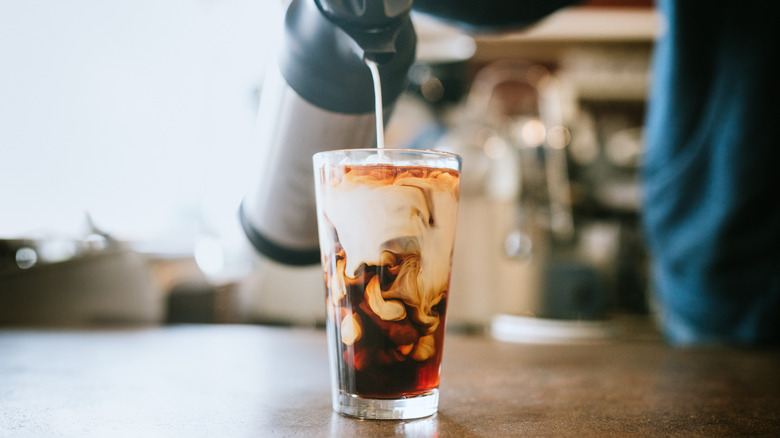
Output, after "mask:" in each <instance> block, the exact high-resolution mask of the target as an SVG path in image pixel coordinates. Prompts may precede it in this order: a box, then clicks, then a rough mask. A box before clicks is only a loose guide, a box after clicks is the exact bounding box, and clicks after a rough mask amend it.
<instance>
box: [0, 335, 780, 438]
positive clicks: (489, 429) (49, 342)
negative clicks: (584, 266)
mask: <svg viewBox="0 0 780 438" xmlns="http://www.w3.org/2000/svg"><path fill="white" fill-rule="evenodd" d="M325 344H326V340H325V333H324V331H323V330H319V329H314V328H312V329H304V328H285V327H270V326H259V325H181V326H165V327H155V328H142V329H105V330H40V329H39V330H16V329H15V330H11V329H5V330H0V436H2V437H61V436H62V437H89V436H100V437H108V436H110V437H116V436H133V437H140V436H143V437H158V436H164V437H170V436H176V437H201V436H209V437H212V436H220V437H245V436H246V437H249V436H272V437H342V436H347V437H348V436H365V437H369V436H370V437H378V436H410V437H429V436H438V437H483V436H484V437H497V436H499V437H500V436H526V435H527V436H599V437H603V436H652V437H656V436H684V437H694V436H706V437H712V436H780V351H777V350H771V351H766V350H764V351H757V350H734V349H725V348H719V349H678V348H672V347H669V346H667V345H664V344H663V343H662V342H660V341H658V340H649V339H645V340H641V339H634V340H625V339H624V340H613V341H609V342H600V343H594V344H585V345H532V344H518V343H509V342H502V341H497V340H494V339H491V338H489V337H487V336H481V335H470V336H469V335H463V334H448V337H447V339H446V340H445V351H444V360H443V365H442V381H441V392H440V404H439V413H438V414H436V415H434V416H432V417H428V418H425V419H421V420H413V421H361V420H355V419H351V418H346V417H343V416H340V415H338V414H335V413H333V411H332V410H331V406H330V388H329V384H328V364H327V352H326V346H325Z"/></svg>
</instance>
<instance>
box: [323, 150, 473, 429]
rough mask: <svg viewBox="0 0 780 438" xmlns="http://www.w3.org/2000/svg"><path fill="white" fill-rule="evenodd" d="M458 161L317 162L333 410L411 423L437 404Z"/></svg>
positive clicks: (381, 157)
mask: <svg viewBox="0 0 780 438" xmlns="http://www.w3.org/2000/svg"><path fill="white" fill-rule="evenodd" d="M459 171H460V159H459V158H458V157H457V156H455V155H452V154H446V153H439V152H430V151H417V150H392V149H384V150H379V149H370V150H345V151H331V152H325V153H322V154H317V155H315V179H316V182H317V209H318V220H319V222H318V223H319V236H320V247H321V251H322V263H323V267H324V278H325V284H326V305H327V318H328V321H327V329H328V337H329V339H328V342H329V353H330V362H331V375H332V383H333V397H334V400H333V402H334V409H336V410H337V411H338V412H341V413H344V414H347V415H353V416H358V417H362V418H415V417H421V416H426V415H430V414H433V413H434V412H436V407H437V403H438V386H439V370H440V365H441V359H442V347H443V342H444V330H445V318H446V309H447V300H448V299H449V296H448V290H449V279H450V266H451V260H452V253H453V244H454V236H455V220H456V215H457V207H458V187H459V185H458V184H459V176H460V173H459Z"/></svg>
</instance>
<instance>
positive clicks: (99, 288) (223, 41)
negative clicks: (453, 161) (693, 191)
mask: <svg viewBox="0 0 780 438" xmlns="http://www.w3.org/2000/svg"><path fill="white" fill-rule="evenodd" d="M283 3H284V2H281V3H280V2H276V1H270V0H269V1H249V0H222V1H210V0H165V1H148V0H139V1H134V2H119V1H96V0H72V1H69V2H55V1H51V0H49V1H46V0H31V1H25V2H12V1H10V0H0V60H1V61H0V63H1V65H2V68H0V325H4V326H14V325H55V326H74V325H75V326H82V325H95V324H102V325H105V324H114V325H124V324H165V323H181V322H207V323H232V322H248V323H269V324H295V325H315V326H316V325H322V323H323V321H324V306H323V302H324V300H323V298H324V290H323V285H322V274H321V271H320V267H319V266H312V267H289V266H282V265H278V264H275V263H274V262H271V261H269V260H265V259H263V258H262V257H260V256H259V255H257V254H256V253H255V252H254V250H253V249H251V247H250V246H249V244H248V243H247V241H246V239H245V237H244V236H243V234H242V231H241V230H240V226H239V224H238V219H237V209H238V206H239V203H240V202H241V199H242V196H243V195H244V193H245V192H246V190H247V188H248V187H249V185H250V184H251V183H252V182H253V181H254V173H253V172H254V171H255V169H256V168H257V160H258V155H259V154H258V148H257V145H255V144H253V142H252V137H253V128H254V125H255V115H256V107H257V103H258V100H259V96H260V94H261V93H262V82H263V76H264V72H265V69H266V66H268V65H269V63H270V62H271V58H272V55H273V49H274V41H276V37H275V35H276V34H277V32H278V31H279V28H280V24H281V18H280V17H281V13H282V10H283ZM413 19H414V21H415V25H416V29H417V33H418V37H419V46H418V62H417V63H416V64H415V66H414V67H413V68H412V70H411V72H410V74H409V87H408V90H407V93H406V94H405V95H404V96H403V97H402V98H401V100H400V101H399V102H398V104H397V105H396V108H395V110H394V112H393V115H392V118H391V120H390V122H389V125H388V126H387V129H386V134H387V139H386V143H387V144H388V146H403V147H426V148H439V149H447V150H452V151H454V152H457V153H459V154H461V155H463V157H464V169H463V188H462V193H461V195H462V199H461V202H462V205H461V209H460V217H459V221H460V224H459V230H458V239H457V247H456V254H455V262H454V263H455V267H454V273H453V278H452V291H451V294H452V295H451V301H450V304H449V306H450V307H449V321H448V327H451V328H453V329H462V330H466V331H475V330H477V331H479V330H482V329H484V328H485V327H486V326H488V325H489V324H491V322H492V323H495V322H496V319H495V318H496V317H497V316H501V315H514V316H531V317H538V318H544V319H551V320H584V321H606V320H610V319H612V318H615V317H616V316H620V315H639V316H646V315H648V314H650V313H651V312H652V304H651V300H650V299H649V298H650V296H651V294H650V291H649V286H648V284H647V278H646V270H647V260H646V254H645V251H644V246H643V243H642V239H641V235H640V232H639V211H640V208H641V202H640V197H639V191H638V185H637V170H638V166H639V165H640V163H641V156H642V122H643V117H644V107H645V102H646V95H647V85H648V80H649V78H648V69H649V63H650V57H651V53H652V48H653V42H654V39H655V37H656V36H657V35H658V33H659V32H660V31H661V29H662V27H663V24H662V23H661V22H660V21H659V18H658V16H657V15H656V13H655V10H654V7H653V5H652V2H650V1H638V0H636V1H628V0H626V1H617V0H616V1H605V0H600V1H592V2H586V3H584V4H583V5H581V6H576V7H571V8H567V9H564V10H561V11H559V12H557V13H555V14H553V15H551V16H549V17H548V18H546V19H545V20H543V21H541V22H539V23H538V24H537V25H535V26H533V27H531V28H528V29H524V30H521V31H516V32H511V33H503V34H500V35H494V34H476V35H473V34H472V35H466V34H464V33H462V32H461V31H459V30H457V29H456V28H454V27H452V26H449V25H445V24H443V23H439V22H436V21H434V20H432V19H431V18H430V17H426V16H422V15H415V16H414V17H413Z"/></svg>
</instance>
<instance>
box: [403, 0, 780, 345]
mask: <svg viewBox="0 0 780 438" xmlns="http://www.w3.org/2000/svg"><path fill="white" fill-rule="evenodd" d="M574 3H578V2H573V1H543V0H525V1H524V0H480V1H478V2H476V1H469V0H415V9H417V10H418V11H421V12H426V13H430V14H432V15H435V16H438V17H441V18H443V19H446V20H452V21H454V22H459V23H461V24H463V25H464V26H467V27H468V28H470V29H472V30H501V29H509V28H517V27H518V26H525V25H528V24H533V23H534V22H536V21H537V20H539V19H541V18H543V17H544V16H546V15H547V14H549V13H551V12H553V11H555V10H557V9H558V8H560V7H563V6H567V5H570V4H574ZM657 7H658V11H659V12H660V14H661V15H662V17H663V18H664V29H663V32H662V33H661V35H660V36H659V39H658V40H657V42H656V47H655V52H654V55H653V56H654V59H653V67H652V84H651V91H650V95H649V96H648V108H647V119H646V123H645V133H646V134H645V151H644V156H643V165H642V171H641V178H642V186H643V209H642V210H643V211H642V215H643V216H642V219H643V229H644V232H645V239H646V243H647V247H648V250H649V252H650V255H651V259H652V268H651V269H652V272H651V274H652V279H653V286H652V289H653V290H654V293H655V297H656V299H657V303H658V307H659V308H658V312H659V315H660V323H661V327H662V329H663V332H664V334H665V336H666V339H667V340H668V341H669V342H670V343H671V344H673V345H679V346H693V345H739V346H762V345H778V344H780V130H778V129H777V126H779V125H780V2H776V1H772V0H763V1H754V2H734V1H725V0H658V3H657Z"/></svg>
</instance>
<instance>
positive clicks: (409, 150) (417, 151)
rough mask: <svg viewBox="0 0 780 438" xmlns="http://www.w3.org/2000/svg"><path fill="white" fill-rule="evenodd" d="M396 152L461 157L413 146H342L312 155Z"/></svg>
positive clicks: (452, 153) (460, 159)
mask: <svg viewBox="0 0 780 438" xmlns="http://www.w3.org/2000/svg"><path fill="white" fill-rule="evenodd" d="M380 151H381V152H398V153H406V154H432V155H442V156H445V157H450V158H454V159H457V160H458V161H462V160H463V158H462V157H461V156H460V155H458V154H456V153H454V152H448V151H440V150H436V149H413V148H377V147H373V148H343V149H331V150H327V151H320V152H317V153H315V154H314V155H313V157H316V156H325V155H329V154H335V153H348V152H364V153H365V152H368V153H372V152H380Z"/></svg>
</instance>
